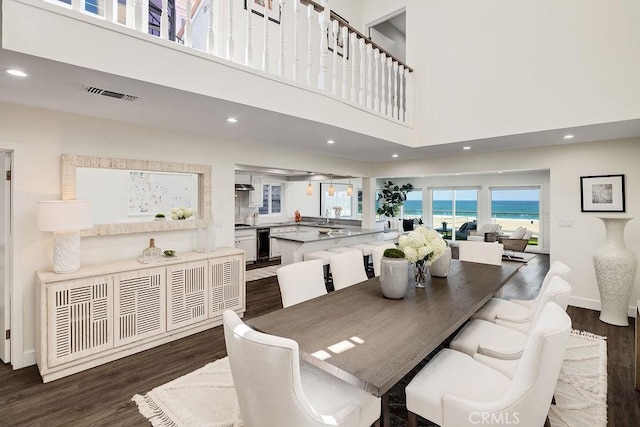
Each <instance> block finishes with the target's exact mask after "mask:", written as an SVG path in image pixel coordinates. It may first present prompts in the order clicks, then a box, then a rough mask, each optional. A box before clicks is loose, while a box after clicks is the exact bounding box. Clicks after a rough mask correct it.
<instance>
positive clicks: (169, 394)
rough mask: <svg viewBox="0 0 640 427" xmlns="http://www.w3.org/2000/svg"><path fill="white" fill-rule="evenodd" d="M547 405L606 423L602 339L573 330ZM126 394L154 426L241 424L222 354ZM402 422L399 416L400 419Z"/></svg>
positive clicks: (568, 417) (561, 421)
mask: <svg viewBox="0 0 640 427" xmlns="http://www.w3.org/2000/svg"><path fill="white" fill-rule="evenodd" d="M555 398H556V405H552V406H551V410H550V411H549V420H550V421H551V425H552V426H553V427H565V426H570V427H583V426H606V425H607V342H606V340H605V338H604V337H599V336H596V335H593V334H590V333H588V332H578V331H573V332H572V334H571V337H570V340H569V347H568V348H567V353H566V357H565V360H564V363H563V364H562V370H561V372H560V379H559V380H558V385H557V387H556V392H555ZM132 400H133V401H134V402H136V403H137V404H138V409H139V410H140V413H141V414H142V415H143V416H145V417H146V418H147V419H148V420H149V422H150V423H151V425H153V426H156V427H180V426H202V427H204V426H208V427H241V426H242V420H241V419H240V411H239V408H238V401H237V399H236V394H235V389H234V388H233V380H232V378H231V372H230V371H229V361H228V359H227V358H226V357H225V358H223V359H219V360H216V361H215V362H212V363H209V364H207V365H206V366H205V367H203V368H200V369H198V370H196V371H194V372H191V373H190V374H187V375H185V376H183V377H180V378H178V379H175V380H173V381H171V382H169V383H167V384H164V385H161V386H160V387H156V388H154V389H153V390H151V391H150V392H149V393H147V394H145V395H144V396H141V395H139V394H136V395H135V396H133V398H132ZM401 423H402V424H404V420H401Z"/></svg>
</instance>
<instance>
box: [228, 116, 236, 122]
mask: <svg viewBox="0 0 640 427" xmlns="http://www.w3.org/2000/svg"><path fill="white" fill-rule="evenodd" d="M227 121H228V122H229V123H238V119H236V118H235V117H229V118H228V119H227Z"/></svg>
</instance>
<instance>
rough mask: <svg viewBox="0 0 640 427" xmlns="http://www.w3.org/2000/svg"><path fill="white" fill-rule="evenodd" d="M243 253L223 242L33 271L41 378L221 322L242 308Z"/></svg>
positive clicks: (48, 378)
mask: <svg viewBox="0 0 640 427" xmlns="http://www.w3.org/2000/svg"><path fill="white" fill-rule="evenodd" d="M244 271H245V260H244V252H243V251H241V250H237V249H232V248H221V249H219V250H217V251H215V252H212V253H208V254H201V253H187V254H179V256H178V257H177V258H176V259H163V261H161V262H159V263H156V264H141V263H139V262H137V261H135V260H130V261H122V262H114V263H105V264H97V265H92V266H85V267H82V268H81V269H80V270H79V271H77V272H74V273H68V274H56V273H53V272H38V274H37V280H38V285H39V289H38V291H37V293H36V305H37V306H36V316H37V318H36V328H37V331H36V332H37V338H36V360H37V363H38V368H39V369H40V375H42V379H43V381H44V382H48V381H51V380H55V379H58V378H62V377H65V376H67V375H71V374H74V373H76V372H80V371H82V370H85V369H89V368H92V367H94V366H98V365H101V364H103V363H106V362H110V361H112V360H116V359H119V358H122V357H125V356H128V355H130V354H133V353H137V352H140V351H143V350H146V349H148V348H151V347H155V346H158V345H160V344H164V343H167V342H170V341H173V340H176V339H179V338H182V337H185V336H188V335H191V334H195V333H197V332H201V331H203V330H206V329H209V328H212V327H215V326H218V325H221V324H222V312H223V311H224V310H225V309H231V310H235V311H236V312H237V313H238V314H239V315H240V316H242V315H243V314H244V311H245V277H244Z"/></svg>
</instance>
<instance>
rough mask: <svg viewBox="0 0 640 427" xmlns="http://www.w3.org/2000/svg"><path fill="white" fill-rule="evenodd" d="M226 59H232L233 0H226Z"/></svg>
mask: <svg viewBox="0 0 640 427" xmlns="http://www.w3.org/2000/svg"><path fill="white" fill-rule="evenodd" d="M227 13H228V16H227V20H228V22H227V27H228V28H227V59H228V60H229V61H233V53H234V52H233V0H228V1H227Z"/></svg>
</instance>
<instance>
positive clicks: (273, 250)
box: [269, 225, 298, 258]
mask: <svg viewBox="0 0 640 427" xmlns="http://www.w3.org/2000/svg"><path fill="white" fill-rule="evenodd" d="M296 231H298V226H297V225H290V226H285V227H271V233H270V234H271V235H273V234H282V233H295V232H296ZM269 256H270V257H271V258H274V257H278V256H280V245H279V244H278V240H276V239H271V245H270V247H269Z"/></svg>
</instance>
